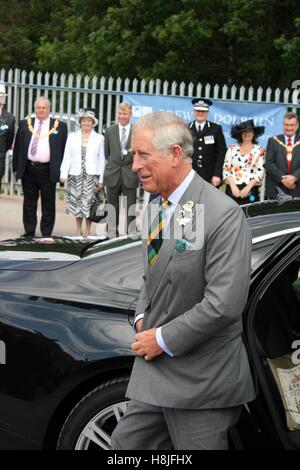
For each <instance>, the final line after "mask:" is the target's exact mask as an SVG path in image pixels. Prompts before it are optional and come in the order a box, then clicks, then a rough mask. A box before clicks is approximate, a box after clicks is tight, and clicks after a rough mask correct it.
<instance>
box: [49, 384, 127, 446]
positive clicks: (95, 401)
mask: <svg viewBox="0 0 300 470" xmlns="http://www.w3.org/2000/svg"><path fill="white" fill-rule="evenodd" d="M128 381H129V377H128V376H122V377H116V378H114V379H111V380H109V381H106V382H104V383H103V384H101V385H100V386H99V387H97V388H95V389H94V390H92V391H91V392H89V393H88V394H87V395H85V396H84V397H83V398H82V399H81V400H80V401H79V402H78V403H77V404H76V406H75V407H74V408H73V409H72V411H71V413H70V414H69V416H68V417H67V419H66V421H65V422H64V425H63V427H62V429H61V432H60V435H59V438H58V442H57V449H58V450H102V451H103V450H109V449H110V448H111V447H110V436H111V434H112V432H113V430H114V429H115V427H116V425H117V423H118V421H119V420H120V418H121V417H122V416H123V415H124V413H125V411H126V406H127V403H128V400H127V399H126V398H125V392H126V388H127V385H128Z"/></svg>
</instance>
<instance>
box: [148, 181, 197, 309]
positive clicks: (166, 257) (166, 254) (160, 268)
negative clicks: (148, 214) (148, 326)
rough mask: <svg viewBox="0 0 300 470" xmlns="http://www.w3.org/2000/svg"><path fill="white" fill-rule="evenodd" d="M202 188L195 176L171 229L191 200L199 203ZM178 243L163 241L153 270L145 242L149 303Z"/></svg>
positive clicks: (172, 218)
mask: <svg viewBox="0 0 300 470" xmlns="http://www.w3.org/2000/svg"><path fill="white" fill-rule="evenodd" d="M202 188H203V180H202V179H201V178H200V177H199V176H198V175H194V178H193V180H192V182H191V184H190V185H189V187H188V188H187V190H186V191H185V192H184V194H183V195H182V197H181V199H180V201H179V204H178V206H177V207H176V208H175V210H174V212H173V215H172V217H171V219H170V225H171V227H172V226H174V224H176V223H178V222H177V220H176V219H177V217H178V213H179V210H180V209H181V207H182V206H183V205H184V204H185V203H186V202H187V201H190V200H191V201H193V202H194V204H197V203H199V201H200V193H201V191H202ZM176 242H177V240H176V239H174V238H171V239H170V240H168V239H166V240H164V241H163V244H162V246H161V249H160V251H159V255H158V257H157V260H156V261H155V263H154V265H153V266H152V267H151V268H150V267H149V265H148V259H147V257H148V255H147V242H145V245H144V250H145V251H144V252H145V256H146V260H145V262H146V266H147V293H148V302H149V303H150V301H151V299H152V297H153V295H154V294H155V292H156V290H157V287H158V285H159V283H160V280H161V278H162V275H163V274H164V272H165V270H166V268H167V266H168V264H169V262H170V259H171V257H172V254H173V252H174V250H175V246H176Z"/></svg>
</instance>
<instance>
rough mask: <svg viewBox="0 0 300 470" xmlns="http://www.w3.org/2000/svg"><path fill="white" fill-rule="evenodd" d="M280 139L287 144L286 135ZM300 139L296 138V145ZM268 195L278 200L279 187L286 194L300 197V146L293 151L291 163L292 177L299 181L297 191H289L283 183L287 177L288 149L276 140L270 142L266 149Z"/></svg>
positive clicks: (279, 136)
mask: <svg viewBox="0 0 300 470" xmlns="http://www.w3.org/2000/svg"><path fill="white" fill-rule="evenodd" d="M277 137H278V139H279V140H280V141H281V142H282V143H284V144H285V139H284V135H283V134H282V135H278V136H277ZM299 139H300V137H299V135H296V137H295V143H296V142H298V141H299ZM265 168H266V175H267V177H266V194H265V196H266V197H268V198H276V196H277V189H276V186H278V187H279V188H280V189H282V191H284V192H285V193H286V194H289V195H291V196H293V197H296V196H300V145H297V146H296V147H295V148H294V149H293V153H292V162H291V175H293V176H295V177H296V178H297V179H298V181H297V184H296V189H293V190H289V189H287V188H286V187H285V186H283V184H282V183H281V178H282V176H283V175H287V171H288V169H287V159H286V149H285V148H284V147H283V146H282V145H280V144H279V143H278V142H276V140H275V139H274V138H273V137H271V138H270V139H269V140H268V145H267V149H266V164H265Z"/></svg>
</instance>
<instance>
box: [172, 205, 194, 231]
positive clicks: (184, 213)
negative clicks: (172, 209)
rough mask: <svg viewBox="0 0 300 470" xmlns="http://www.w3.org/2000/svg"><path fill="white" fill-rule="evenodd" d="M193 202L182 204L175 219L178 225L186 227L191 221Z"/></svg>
mask: <svg viewBox="0 0 300 470" xmlns="http://www.w3.org/2000/svg"><path fill="white" fill-rule="evenodd" d="M193 207H194V203H193V201H187V202H186V203H185V204H183V206H182V209H180V211H179V212H178V217H177V218H176V220H177V222H178V223H179V225H183V226H184V225H187V224H188V223H190V222H191V221H192V219H193V215H194V214H193Z"/></svg>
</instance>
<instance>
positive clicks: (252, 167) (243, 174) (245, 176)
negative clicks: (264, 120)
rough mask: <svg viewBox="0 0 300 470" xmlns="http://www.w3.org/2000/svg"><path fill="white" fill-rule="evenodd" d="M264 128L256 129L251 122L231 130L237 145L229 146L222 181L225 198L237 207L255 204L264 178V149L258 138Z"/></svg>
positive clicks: (250, 120)
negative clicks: (228, 197)
mask: <svg viewBox="0 0 300 470" xmlns="http://www.w3.org/2000/svg"><path fill="white" fill-rule="evenodd" d="M264 130H265V128H264V127H263V126H255V125H254V122H253V120H252V119H249V120H248V121H243V122H241V123H239V124H237V125H236V126H233V127H232V129H231V137H233V138H234V139H236V140H237V144H233V145H230V146H229V148H228V150H227V152H226V155H225V161H224V167H223V180H224V182H225V184H226V191H225V192H226V194H227V195H228V196H230V197H231V198H232V199H234V200H235V201H236V202H237V203H238V204H248V203H250V202H254V201H258V200H259V195H258V188H259V186H260V184H261V182H262V180H263V177H264V173H265V170H264V149H263V148H262V147H260V146H259V145H258V144H257V138H258V137H259V136H260V135H262V134H263V133H264Z"/></svg>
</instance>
